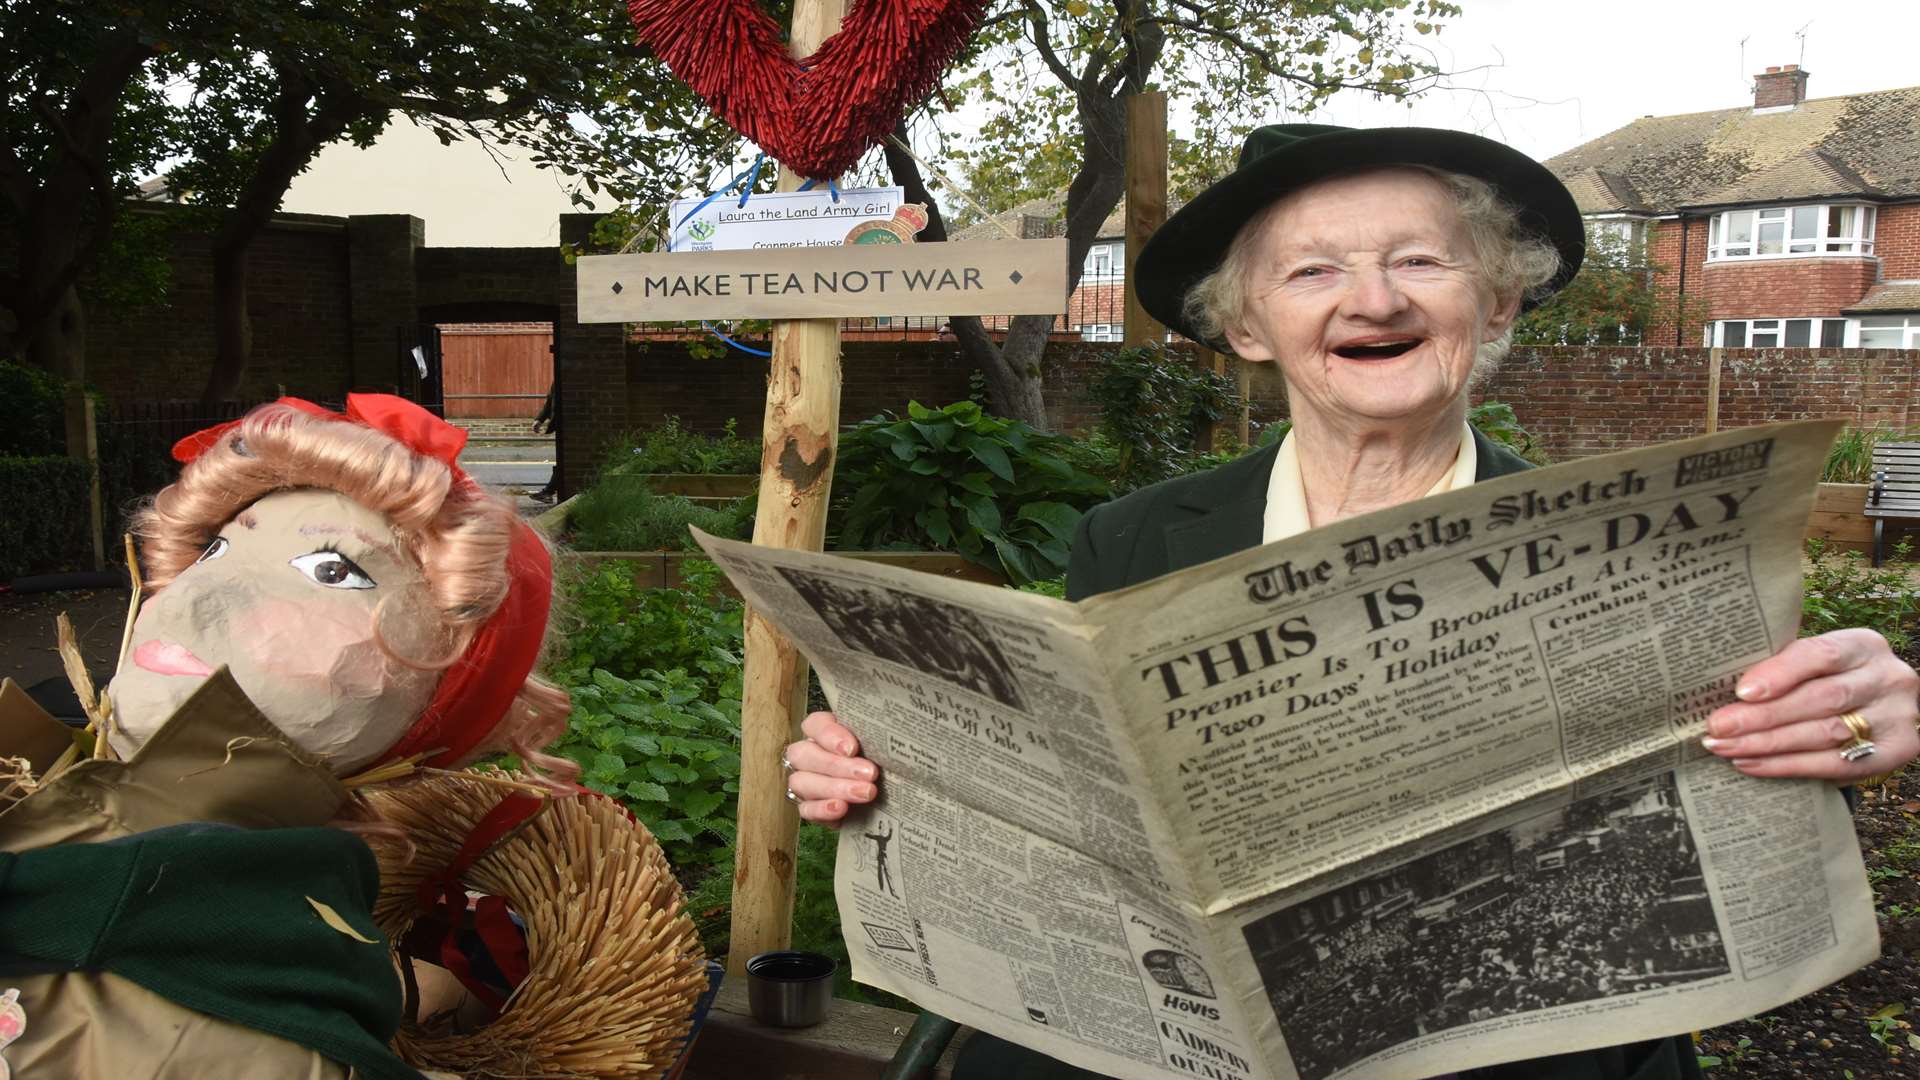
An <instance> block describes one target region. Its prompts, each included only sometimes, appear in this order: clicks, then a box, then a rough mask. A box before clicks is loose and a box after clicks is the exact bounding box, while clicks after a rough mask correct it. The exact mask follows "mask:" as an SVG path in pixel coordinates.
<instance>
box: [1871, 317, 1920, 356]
mask: <svg viewBox="0 0 1920 1080" xmlns="http://www.w3.org/2000/svg"><path fill="white" fill-rule="evenodd" d="M1860 347H1861V348H1863V349H1920V315H1874V316H1869V317H1864V318H1862V319H1861V320H1860Z"/></svg>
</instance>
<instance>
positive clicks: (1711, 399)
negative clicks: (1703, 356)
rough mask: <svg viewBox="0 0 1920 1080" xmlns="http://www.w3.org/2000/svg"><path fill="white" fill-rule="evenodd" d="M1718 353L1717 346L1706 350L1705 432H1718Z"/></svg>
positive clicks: (1719, 351) (1709, 433)
mask: <svg viewBox="0 0 1920 1080" xmlns="http://www.w3.org/2000/svg"><path fill="white" fill-rule="evenodd" d="M1720 353H1721V350H1720V348H1719V347H1718V346H1715V347H1714V348H1711V349H1708V350H1707V431H1706V433H1707V434H1708V435H1711V434H1713V433H1714V432H1716V431H1719V430H1720Z"/></svg>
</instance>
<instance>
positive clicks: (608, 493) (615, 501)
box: [567, 473, 756, 551]
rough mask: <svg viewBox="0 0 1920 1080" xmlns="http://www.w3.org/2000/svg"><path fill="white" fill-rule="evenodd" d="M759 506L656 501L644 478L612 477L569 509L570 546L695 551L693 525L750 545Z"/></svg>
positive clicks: (751, 500)
mask: <svg viewBox="0 0 1920 1080" xmlns="http://www.w3.org/2000/svg"><path fill="white" fill-rule="evenodd" d="M755 501H756V500H755V499H754V498H752V497H748V498H745V499H736V500H734V501H733V502H732V503H729V504H727V505H726V506H719V507H714V506H702V505H701V504H699V503H696V502H694V501H692V500H691V499H687V498H685V497H683V496H679V495H655V494H654V493H653V492H651V491H649V490H648V488H647V483H646V480H645V479H644V478H643V477H641V476H638V475H634V474H623V473H609V474H607V475H605V476H602V477H601V478H600V482H599V483H597V484H595V485H593V487H591V488H589V489H588V490H587V491H585V492H583V493H582V494H581V495H580V497H579V498H578V499H577V500H575V501H574V503H573V504H572V505H571V506H570V507H568V512H567V528H568V530H569V533H570V541H569V542H570V545H571V546H572V547H573V548H574V549H575V550H577V551H693V550H696V547H695V544H694V542H693V534H692V533H690V532H688V531H687V527H688V526H690V525H694V526H698V527H699V528H701V529H702V530H704V531H706V532H709V533H712V534H713V535H715V536H721V537H726V538H729V539H735V540H745V539H748V538H750V537H751V536H752V534H753V508H754V503H755Z"/></svg>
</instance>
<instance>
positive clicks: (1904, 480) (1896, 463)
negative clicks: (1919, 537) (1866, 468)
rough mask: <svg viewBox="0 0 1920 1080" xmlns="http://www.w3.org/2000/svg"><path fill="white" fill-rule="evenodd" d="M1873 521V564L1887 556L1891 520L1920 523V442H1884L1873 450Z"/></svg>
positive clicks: (1869, 509) (1869, 500)
mask: <svg viewBox="0 0 1920 1080" xmlns="http://www.w3.org/2000/svg"><path fill="white" fill-rule="evenodd" d="M1865 513H1866V515H1867V517H1868V518H1870V519H1872V521H1873V565H1875V566H1879V565H1880V562H1881V560H1882V559H1884V558H1885V557H1886V546H1887V545H1886V526H1887V522H1888V521H1890V520H1891V521H1899V520H1902V519H1904V520H1908V521H1920V442H1883V443H1879V444H1877V445H1875V446H1874V448H1873V483H1871V484H1869V485H1868V487H1867V508H1866V511H1865Z"/></svg>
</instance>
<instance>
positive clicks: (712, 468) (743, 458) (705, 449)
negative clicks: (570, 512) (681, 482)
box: [604, 416, 760, 476]
mask: <svg viewBox="0 0 1920 1080" xmlns="http://www.w3.org/2000/svg"><path fill="white" fill-rule="evenodd" d="M735 425H736V421H733V420H728V421H727V426H726V430H725V431H723V432H721V433H720V434H719V435H701V434H699V433H698V432H693V431H688V430H686V429H685V428H683V427H681V426H680V418H679V417H677V416H669V417H667V420H666V423H664V424H660V425H659V426H657V427H651V428H647V429H646V430H644V431H638V432H632V433H629V434H628V435H626V436H625V437H624V438H622V439H621V440H620V441H619V442H617V443H615V444H614V446H613V448H612V449H611V450H609V451H608V452H607V457H606V464H605V465H604V470H605V471H606V472H617V473H724V474H728V475H737V476H751V475H753V474H754V473H757V472H759V471H760V444H759V443H757V442H755V441H754V440H752V439H748V438H745V437H743V436H741V435H740V433H739V432H738V431H736V430H735Z"/></svg>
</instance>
